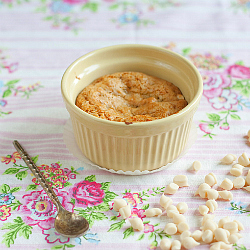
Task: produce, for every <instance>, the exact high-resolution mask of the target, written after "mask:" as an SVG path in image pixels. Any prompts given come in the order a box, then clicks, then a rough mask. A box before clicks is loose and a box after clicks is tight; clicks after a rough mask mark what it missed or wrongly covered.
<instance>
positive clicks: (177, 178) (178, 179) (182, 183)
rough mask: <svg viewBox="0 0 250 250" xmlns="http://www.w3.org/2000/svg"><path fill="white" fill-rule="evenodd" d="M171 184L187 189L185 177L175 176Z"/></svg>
mask: <svg viewBox="0 0 250 250" xmlns="http://www.w3.org/2000/svg"><path fill="white" fill-rule="evenodd" d="M173 183H175V184H177V185H178V186H179V187H188V186H189V185H188V178H187V176H186V175H176V176H175V177H174V179H173Z"/></svg>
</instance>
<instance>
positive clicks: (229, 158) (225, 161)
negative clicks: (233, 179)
mask: <svg viewBox="0 0 250 250" xmlns="http://www.w3.org/2000/svg"><path fill="white" fill-rule="evenodd" d="M236 159H237V157H236V155H234V154H227V155H226V156H225V157H224V158H222V159H221V162H222V163H223V164H232V163H233V162H234V161H235V160H236Z"/></svg>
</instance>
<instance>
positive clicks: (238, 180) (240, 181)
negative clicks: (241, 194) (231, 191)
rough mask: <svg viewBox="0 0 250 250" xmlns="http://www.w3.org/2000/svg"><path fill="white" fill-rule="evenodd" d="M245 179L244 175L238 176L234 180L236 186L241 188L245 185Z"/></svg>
mask: <svg viewBox="0 0 250 250" xmlns="http://www.w3.org/2000/svg"><path fill="white" fill-rule="evenodd" d="M245 183H246V182H245V179H244V178H242V177H237V178H235V179H234V180H233V185H234V188H236V189H239V188H243V187H244V186H245Z"/></svg>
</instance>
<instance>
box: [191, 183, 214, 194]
mask: <svg viewBox="0 0 250 250" xmlns="http://www.w3.org/2000/svg"><path fill="white" fill-rule="evenodd" d="M208 189H211V187H210V186H209V185H208V184H207V183H202V184H200V186H199V187H198V189H197V190H196V192H195V194H194V195H200V191H201V192H203V191H204V190H208Z"/></svg>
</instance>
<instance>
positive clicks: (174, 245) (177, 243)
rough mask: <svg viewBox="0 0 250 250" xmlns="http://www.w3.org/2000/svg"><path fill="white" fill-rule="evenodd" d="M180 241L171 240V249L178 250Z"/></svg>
mask: <svg viewBox="0 0 250 250" xmlns="http://www.w3.org/2000/svg"><path fill="white" fill-rule="evenodd" d="M180 249H181V242H180V241H179V240H173V241H172V244H171V250H180Z"/></svg>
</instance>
